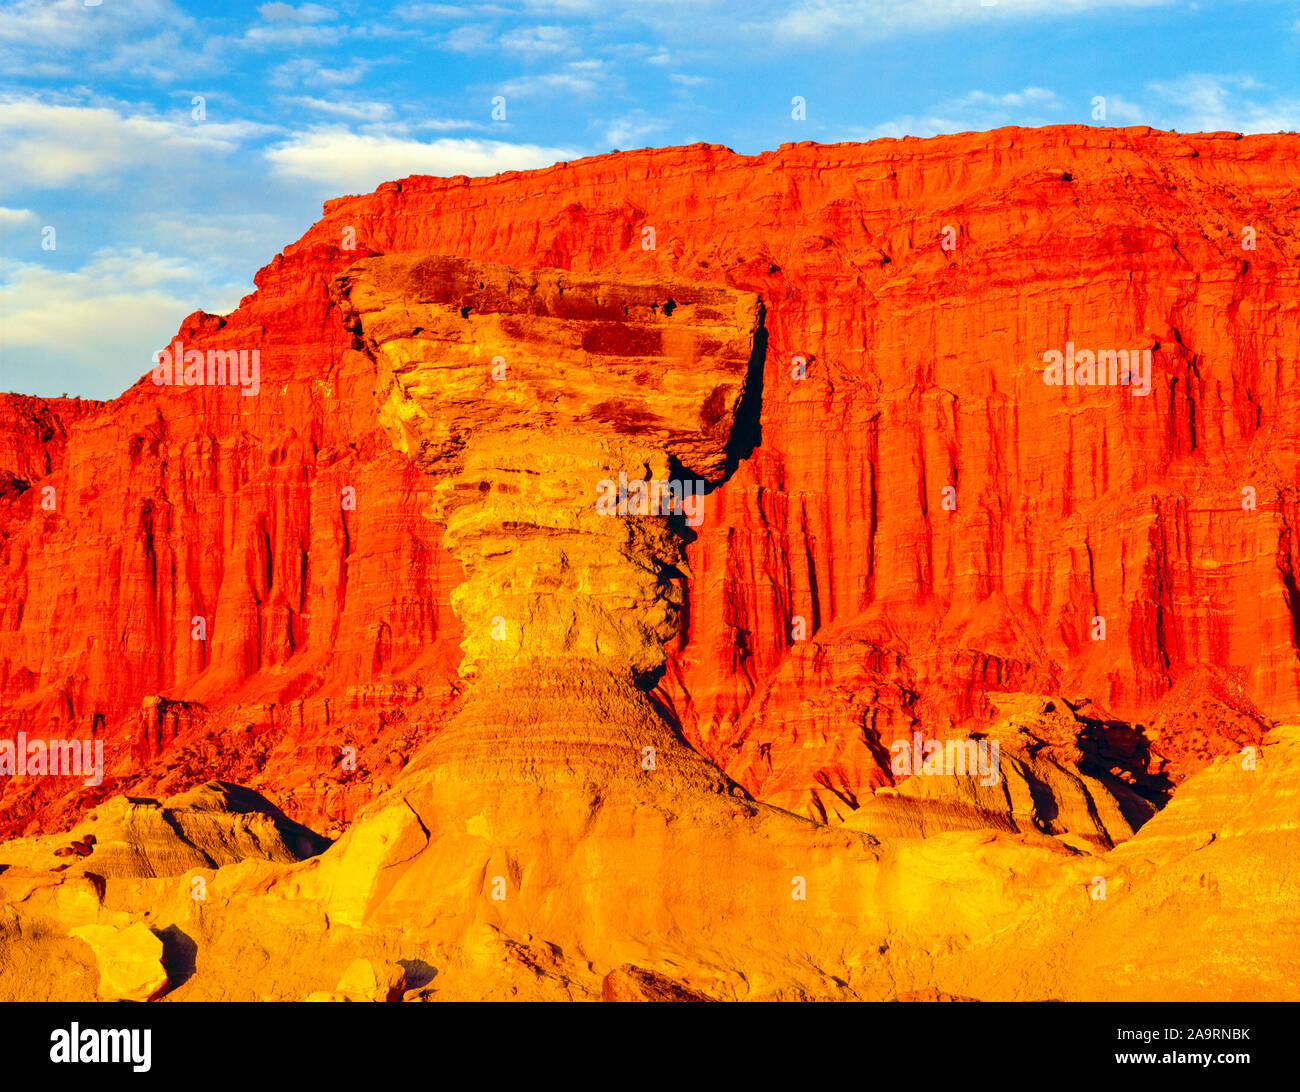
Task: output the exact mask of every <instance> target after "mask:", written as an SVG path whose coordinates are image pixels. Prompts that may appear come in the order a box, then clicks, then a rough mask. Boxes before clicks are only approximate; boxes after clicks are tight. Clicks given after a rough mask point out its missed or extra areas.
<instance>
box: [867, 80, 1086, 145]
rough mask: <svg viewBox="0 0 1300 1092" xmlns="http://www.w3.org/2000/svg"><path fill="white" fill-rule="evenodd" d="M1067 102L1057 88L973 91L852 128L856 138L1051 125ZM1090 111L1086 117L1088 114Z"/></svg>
mask: <svg viewBox="0 0 1300 1092" xmlns="http://www.w3.org/2000/svg"><path fill="white" fill-rule="evenodd" d="M1063 110H1064V104H1062V102H1061V100H1060V99H1059V98H1058V97H1057V95H1056V93H1055V92H1054V91H1050V90H1048V89H1047V88H1045V87H1024V88H1021V89H1020V90H1019V91H1004V92H990V91H970V92H968V93H967V94H965V95H962V96H960V97H959V98H955V99H951V100H949V101H947V102H943V103H940V104H939V105H938V106H937V107H935V108H934V111H935V112H934V113H932V114H908V115H905V116H904V117H898V118H893V119H892V120H890V121H887V122H884V123H883V124H881V125H877V126H875V127H874V128H872V129H870V130H868V131H866V132H862V131H856V132H851V133H850V134H849V135H850V136H851V137H852V139H855V140H859V139H863V138H864V137H865V138H866V139H868V140H874V139H876V138H878V137H894V138H899V137H905V136H915V137H930V136H938V135H939V134H941V133H960V132H966V131H970V130H977V129H997V128H999V127H1000V126H1003V125H1025V126H1035V125H1048V124H1052V123H1055V122H1060V121H1063V120H1075V119H1069V118H1064V117H1062V116H1061V112H1062V111H1063ZM1086 116H1087V115H1086V113H1085V114H1084V117H1086Z"/></svg>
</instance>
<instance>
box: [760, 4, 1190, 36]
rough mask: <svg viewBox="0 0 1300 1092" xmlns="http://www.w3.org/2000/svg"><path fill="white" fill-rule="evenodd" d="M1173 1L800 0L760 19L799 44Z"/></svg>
mask: <svg viewBox="0 0 1300 1092" xmlns="http://www.w3.org/2000/svg"><path fill="white" fill-rule="evenodd" d="M1174 2H1175V0H998V2H997V3H996V4H991V5H988V6H985V5H983V4H980V3H979V2H978V0H892V2H889V3H882V2H881V0H800V2H799V3H797V4H796V5H795V6H794V8H793V10H785V11H782V12H780V13H777V14H774V15H773V16H772V17H771V18H770V19H768V20H759V21H760V22H762V23H764V24H765V25H766V27H767V28H768V30H769V31H770V32H771V33H772V34H774V35H776V36H777V37H778V38H779V39H794V40H796V41H802V42H804V43H813V42H831V41H836V40H844V39H858V40H862V39H880V38H887V37H891V36H893V35H896V34H901V33H904V32H907V31H912V30H943V29H947V28H950V27H954V26H960V25H963V24H968V23H974V22H978V21H989V20H995V19H998V20H1004V19H1008V18H1015V17H1023V18H1029V17H1048V16H1060V15H1072V14H1079V13H1082V14H1092V13H1095V12H1097V11H1100V10H1102V9H1105V8H1147V7H1161V6H1165V5H1168V4H1171V3H1174Z"/></svg>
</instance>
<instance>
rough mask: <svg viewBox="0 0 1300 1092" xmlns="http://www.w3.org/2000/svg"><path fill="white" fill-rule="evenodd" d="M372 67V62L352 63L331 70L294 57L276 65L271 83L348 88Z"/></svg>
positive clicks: (304, 58)
mask: <svg viewBox="0 0 1300 1092" xmlns="http://www.w3.org/2000/svg"><path fill="white" fill-rule="evenodd" d="M373 65H374V62H373V61H353V63H352V64H350V65H348V66H347V67H345V68H331V67H330V66H329V65H323V64H319V63H317V62H316V61H312V60H308V59H307V58H306V57H295V58H294V59H293V60H289V61H285V62H284V63H282V64H279V65H276V67H275V68H274V69H273V70H272V72H271V83H272V84H273V85H274V86H276V87H299V86H303V87H350V86H351V85H352V84H354V83H357V82H358V81H359V80H360V79H361V78H362V77H363V76H365V74H366V73H367V72H369V71H370V69H371V67H373Z"/></svg>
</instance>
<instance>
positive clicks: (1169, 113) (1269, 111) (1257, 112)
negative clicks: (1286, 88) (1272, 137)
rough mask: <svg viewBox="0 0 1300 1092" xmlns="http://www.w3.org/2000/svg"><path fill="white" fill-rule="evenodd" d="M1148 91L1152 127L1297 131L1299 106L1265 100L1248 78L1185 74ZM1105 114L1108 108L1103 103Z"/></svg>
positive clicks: (1295, 102) (1293, 102)
mask: <svg viewBox="0 0 1300 1092" xmlns="http://www.w3.org/2000/svg"><path fill="white" fill-rule="evenodd" d="M1147 89H1148V90H1149V91H1150V93H1151V94H1152V95H1153V96H1154V97H1155V99H1156V103H1157V105H1156V109H1155V111H1154V113H1155V115H1156V116H1157V120H1156V121H1152V122H1150V123H1149V124H1152V125H1156V124H1159V125H1160V126H1161V127H1163V128H1174V129H1178V130H1180V131H1182V132H1193V131H1198V130H1199V131H1208V132H1213V131H1215V130H1220V129H1228V130H1232V131H1234V132H1240V133H1276V132H1294V131H1296V130H1297V129H1300V100H1298V99H1286V98H1276V97H1268V98H1264V97H1262V96H1261V95H1260V92H1267V88H1265V87H1263V86H1262V85H1261V84H1259V83H1257V82H1256V81H1255V80H1253V79H1251V78H1249V77H1247V76H1214V75H1207V74H1204V73H1195V74H1189V75H1187V76H1183V77H1180V78H1179V79H1176V80H1169V81H1155V82H1153V83H1149V84H1148V85H1147ZM1107 107H1108V113H1109V102H1108V103H1107Z"/></svg>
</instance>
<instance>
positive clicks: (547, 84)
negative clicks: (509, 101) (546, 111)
mask: <svg viewBox="0 0 1300 1092" xmlns="http://www.w3.org/2000/svg"><path fill="white" fill-rule="evenodd" d="M608 75H609V63H608V62H607V61H596V60H592V61H572V62H570V63H569V64H568V65H566V66H565V67H564V69H563V70H561V71H559V72H547V73H543V74H540V75H536V76H518V77H516V78H515V79H513V80H507V81H506V82H505V83H503V84H502V85H501V87H500V91H501V93H502V94H503V95H519V96H520V97H525V96H529V95H549V94H565V95H589V94H591V93H592V92H593V91H595V90H596V89H597V88H598V87H600V86H601V85H602V84H603V83H604V82H605V81H606V80H607V78H608Z"/></svg>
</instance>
